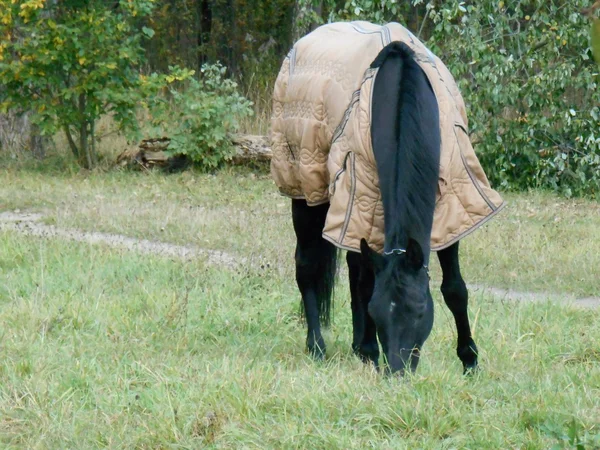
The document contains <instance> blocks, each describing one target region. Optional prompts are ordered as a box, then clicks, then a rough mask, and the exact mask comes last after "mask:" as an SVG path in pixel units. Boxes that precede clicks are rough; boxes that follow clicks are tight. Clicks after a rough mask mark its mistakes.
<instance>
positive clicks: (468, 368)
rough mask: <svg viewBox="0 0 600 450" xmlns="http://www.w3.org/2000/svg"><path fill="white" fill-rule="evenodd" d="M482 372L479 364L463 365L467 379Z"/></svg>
mask: <svg viewBox="0 0 600 450" xmlns="http://www.w3.org/2000/svg"><path fill="white" fill-rule="evenodd" d="M480 370H481V369H480V368H479V366H478V365H477V362H475V364H464V365H463V375H464V376H466V377H471V376H473V375H475V374H476V373H478V372H479V371H480Z"/></svg>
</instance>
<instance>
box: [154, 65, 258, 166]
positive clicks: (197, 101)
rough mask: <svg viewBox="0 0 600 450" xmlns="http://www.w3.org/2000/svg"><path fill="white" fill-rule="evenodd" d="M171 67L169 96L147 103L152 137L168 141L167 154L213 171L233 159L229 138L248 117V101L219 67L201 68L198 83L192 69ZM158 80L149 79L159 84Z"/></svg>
mask: <svg viewBox="0 0 600 450" xmlns="http://www.w3.org/2000/svg"><path fill="white" fill-rule="evenodd" d="M170 69H171V75H168V76H166V77H165V78H166V81H167V83H168V93H169V95H168V96H167V97H156V98H155V99H154V100H153V101H152V103H151V104H150V105H149V106H150V113H151V115H152V125H153V126H154V127H155V129H154V133H155V134H159V135H166V136H169V137H170V139H171V142H170V144H169V148H168V150H169V151H170V152H171V153H172V154H174V155H180V154H183V155H187V156H189V157H190V158H191V159H192V161H194V162H196V163H197V164H198V165H199V166H200V167H202V168H204V169H213V168H216V167H218V166H219V165H220V164H222V163H223V162H224V161H226V160H227V159H229V158H230V157H231V156H232V154H233V153H232V151H233V147H232V145H231V136H230V135H231V133H232V132H235V131H236V130H237V129H238V127H239V123H240V120H241V119H243V118H244V117H247V116H249V115H251V114H252V109H251V106H252V103H251V102H250V101H248V100H247V99H246V98H244V96H242V95H241V94H240V93H239V92H238V89H237V84H236V83H235V82H234V81H232V80H230V79H228V78H225V72H226V69H225V67H223V66H222V65H220V64H213V65H208V64H206V65H204V66H202V69H201V76H200V78H199V79H195V78H193V77H192V74H193V72H191V71H185V70H181V69H178V68H170ZM160 78H161V77H158V76H154V79H155V80H156V81H157V82H158V84H159V85H160V84H161V83H162V82H161V80H160Z"/></svg>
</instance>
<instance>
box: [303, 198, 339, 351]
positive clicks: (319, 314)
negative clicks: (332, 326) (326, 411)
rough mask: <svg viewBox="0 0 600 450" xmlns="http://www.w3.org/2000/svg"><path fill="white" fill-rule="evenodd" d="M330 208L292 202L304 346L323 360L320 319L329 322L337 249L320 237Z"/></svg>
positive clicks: (323, 345) (326, 205)
mask: <svg viewBox="0 0 600 450" xmlns="http://www.w3.org/2000/svg"><path fill="white" fill-rule="evenodd" d="M328 209H329V204H328V203H327V204H324V205H318V206H308V205H307V203H306V201H305V200H292V219H293V221H294V231H295V232H296V239H297V243H296V282H297V283H298V288H299V289H300V293H301V294H302V302H303V305H304V315H305V317H306V324H307V326H308V334H307V337H306V345H307V348H308V351H309V353H310V354H311V355H313V356H314V357H316V358H318V359H322V358H324V357H325V342H324V340H323V336H322V335H321V319H324V322H325V324H326V323H327V322H328V321H329V309H330V302H331V295H332V289H333V281H334V273H335V260H336V255H337V252H336V248H335V247H334V246H333V245H332V244H331V243H329V242H327V241H325V240H324V239H323V238H322V237H321V233H322V231H323V226H324V225H325V218H326V216H327V211H328Z"/></svg>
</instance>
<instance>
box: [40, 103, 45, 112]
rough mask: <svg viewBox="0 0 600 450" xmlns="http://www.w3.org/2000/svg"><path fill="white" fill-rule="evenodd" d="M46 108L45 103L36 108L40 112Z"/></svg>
mask: <svg viewBox="0 0 600 450" xmlns="http://www.w3.org/2000/svg"><path fill="white" fill-rule="evenodd" d="M45 110H46V105H44V104H43V103H42V104H41V105H40V106H39V108H38V112H40V113H42V112H44V111H45Z"/></svg>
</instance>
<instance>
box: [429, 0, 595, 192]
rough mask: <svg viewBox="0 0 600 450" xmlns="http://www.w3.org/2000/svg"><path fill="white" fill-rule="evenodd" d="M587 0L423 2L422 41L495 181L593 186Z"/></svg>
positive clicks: (576, 188)
mask: <svg viewBox="0 0 600 450" xmlns="http://www.w3.org/2000/svg"><path fill="white" fill-rule="evenodd" d="M587 3H588V2H586V1H582V0H577V1H573V2H569V3H564V2H557V1H547V0H543V1H541V0H535V1H531V0H530V1H514V2H506V3H505V2H503V1H478V2H469V4H466V3H462V4H459V3H458V2H443V3H442V6H439V7H435V6H434V5H432V4H430V14H429V17H430V18H431V20H432V21H433V23H434V24H435V26H434V28H433V30H432V33H431V37H430V38H429V40H428V41H427V44H428V45H429V47H430V48H431V49H432V51H434V53H437V54H438V55H439V56H440V57H441V58H442V59H443V60H444V61H445V62H446V63H447V64H448V66H449V68H450V70H451V72H452V73H453V75H454V76H455V77H456V79H457V81H458V84H459V87H460V88H461V91H462V92H463V95H464V96H465V101H466V103H467V105H468V107H469V110H470V111H469V116H470V121H471V123H470V128H471V132H472V134H473V135H474V136H475V139H474V140H476V141H479V145H478V146H477V149H478V152H479V158H480V160H481V163H482V164H483V165H484V167H485V168H486V170H487V172H488V175H489V177H490V179H491V181H492V182H493V183H494V184H496V185H500V186H502V187H503V188H505V189H506V188H513V189H523V188H531V187H535V188H550V189H553V190H555V191H558V192H560V193H562V194H564V195H566V196H571V195H585V194H587V195H594V196H597V195H598V194H599V193H600V121H599V116H600V110H599V109H598V105H600V94H599V93H598V91H597V76H598V66H597V65H596V64H595V63H594V62H593V60H592V59H591V51H590V48H589V24H588V21H587V19H586V18H585V17H584V16H582V15H581V14H580V13H579V11H580V9H582V8H583V7H584V6H588V4H587Z"/></svg>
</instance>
